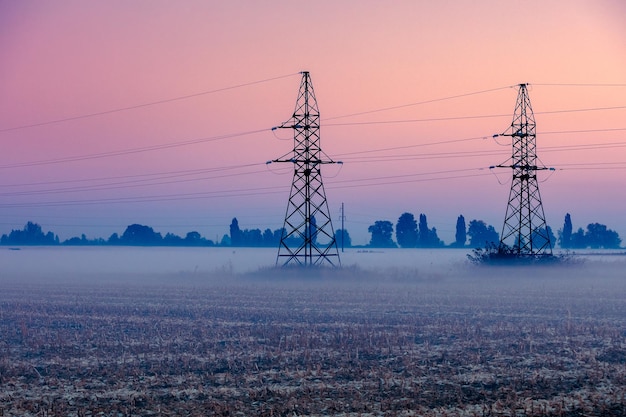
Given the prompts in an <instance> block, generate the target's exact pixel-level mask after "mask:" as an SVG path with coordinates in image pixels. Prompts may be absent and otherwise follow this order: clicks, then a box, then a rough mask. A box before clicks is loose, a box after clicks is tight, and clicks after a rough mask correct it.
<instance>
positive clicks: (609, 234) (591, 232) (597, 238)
mask: <svg viewBox="0 0 626 417" xmlns="http://www.w3.org/2000/svg"><path fill="white" fill-rule="evenodd" d="M585 240H586V244H587V246H589V247H590V248H592V249H600V248H604V249H618V248H619V246H620V244H621V243H622V240H621V239H620V238H619V235H618V234H617V232H615V231H613V230H611V229H608V228H607V227H606V226H605V225H603V224H600V223H591V224H589V225H587V233H585Z"/></svg>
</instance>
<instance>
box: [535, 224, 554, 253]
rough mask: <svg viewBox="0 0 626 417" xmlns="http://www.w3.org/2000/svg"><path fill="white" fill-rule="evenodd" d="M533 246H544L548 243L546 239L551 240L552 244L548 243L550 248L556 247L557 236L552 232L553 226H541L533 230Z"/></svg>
mask: <svg viewBox="0 0 626 417" xmlns="http://www.w3.org/2000/svg"><path fill="white" fill-rule="evenodd" d="M532 238H533V247H534V248H542V247H544V245H545V244H546V243H547V242H546V240H548V239H549V240H550V242H549V243H550V244H549V245H548V246H549V247H550V249H552V248H554V246H555V244H556V237H555V236H554V232H552V228H551V227H550V226H546V228H545V229H544V228H541V229H538V230H535V231H533V234H532Z"/></svg>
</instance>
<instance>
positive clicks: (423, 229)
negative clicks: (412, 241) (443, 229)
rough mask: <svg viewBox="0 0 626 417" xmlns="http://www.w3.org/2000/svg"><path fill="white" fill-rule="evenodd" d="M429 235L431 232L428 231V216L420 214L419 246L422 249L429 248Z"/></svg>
mask: <svg viewBox="0 0 626 417" xmlns="http://www.w3.org/2000/svg"><path fill="white" fill-rule="evenodd" d="M429 235H430V230H429V229H428V220H426V215H425V214H420V222H419V238H418V242H419V243H418V246H420V247H422V248H426V247H428V246H429V245H428V241H429V237H430V236H429Z"/></svg>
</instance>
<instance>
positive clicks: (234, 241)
mask: <svg viewBox="0 0 626 417" xmlns="http://www.w3.org/2000/svg"><path fill="white" fill-rule="evenodd" d="M230 244H231V245H233V246H241V245H242V244H243V234H242V232H241V229H240V228H239V221H238V220H237V218H236V217H234V218H233V220H232V222H231V223H230Z"/></svg>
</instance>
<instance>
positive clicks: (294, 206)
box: [268, 71, 341, 266]
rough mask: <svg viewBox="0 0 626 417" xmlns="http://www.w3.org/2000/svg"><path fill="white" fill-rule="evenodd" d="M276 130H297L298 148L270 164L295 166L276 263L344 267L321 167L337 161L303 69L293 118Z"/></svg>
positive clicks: (294, 137)
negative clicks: (327, 147) (327, 149)
mask: <svg viewBox="0 0 626 417" xmlns="http://www.w3.org/2000/svg"><path fill="white" fill-rule="evenodd" d="M273 129H293V132H294V136H293V139H294V148H293V155H292V156H290V154H291V152H290V153H288V154H286V155H284V156H282V157H280V158H278V159H275V160H272V161H269V162H268V163H272V162H283V163H290V164H293V166H294V174H293V182H292V184H291V193H290V195H289V202H288V203H287V211H286V213H285V222H284V226H283V230H282V236H281V238H280V246H279V248H278V256H277V258H276V265H282V266H287V265H290V264H295V265H300V266H317V265H323V264H330V265H331V266H340V265H341V261H340V259H339V251H338V250H337V242H336V240H335V233H334V231H333V225H332V221H331V218H330V213H329V211H328V202H327V200H326V193H325V191H324V184H323V182H322V173H321V167H322V165H324V164H335V163H341V162H335V161H333V160H332V159H330V158H329V157H328V156H327V155H326V154H324V153H323V152H322V149H321V147H320V114H319V109H318V107H317V99H316V98H315V93H314V91H313V84H311V76H310V75H309V73H308V72H307V71H305V72H302V81H301V83H300V90H299V92H298V98H297V100H296V108H295V111H294V113H293V115H292V116H291V119H289V120H288V121H286V122H284V123H283V124H282V125H280V126H278V127H275V128H273Z"/></svg>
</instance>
